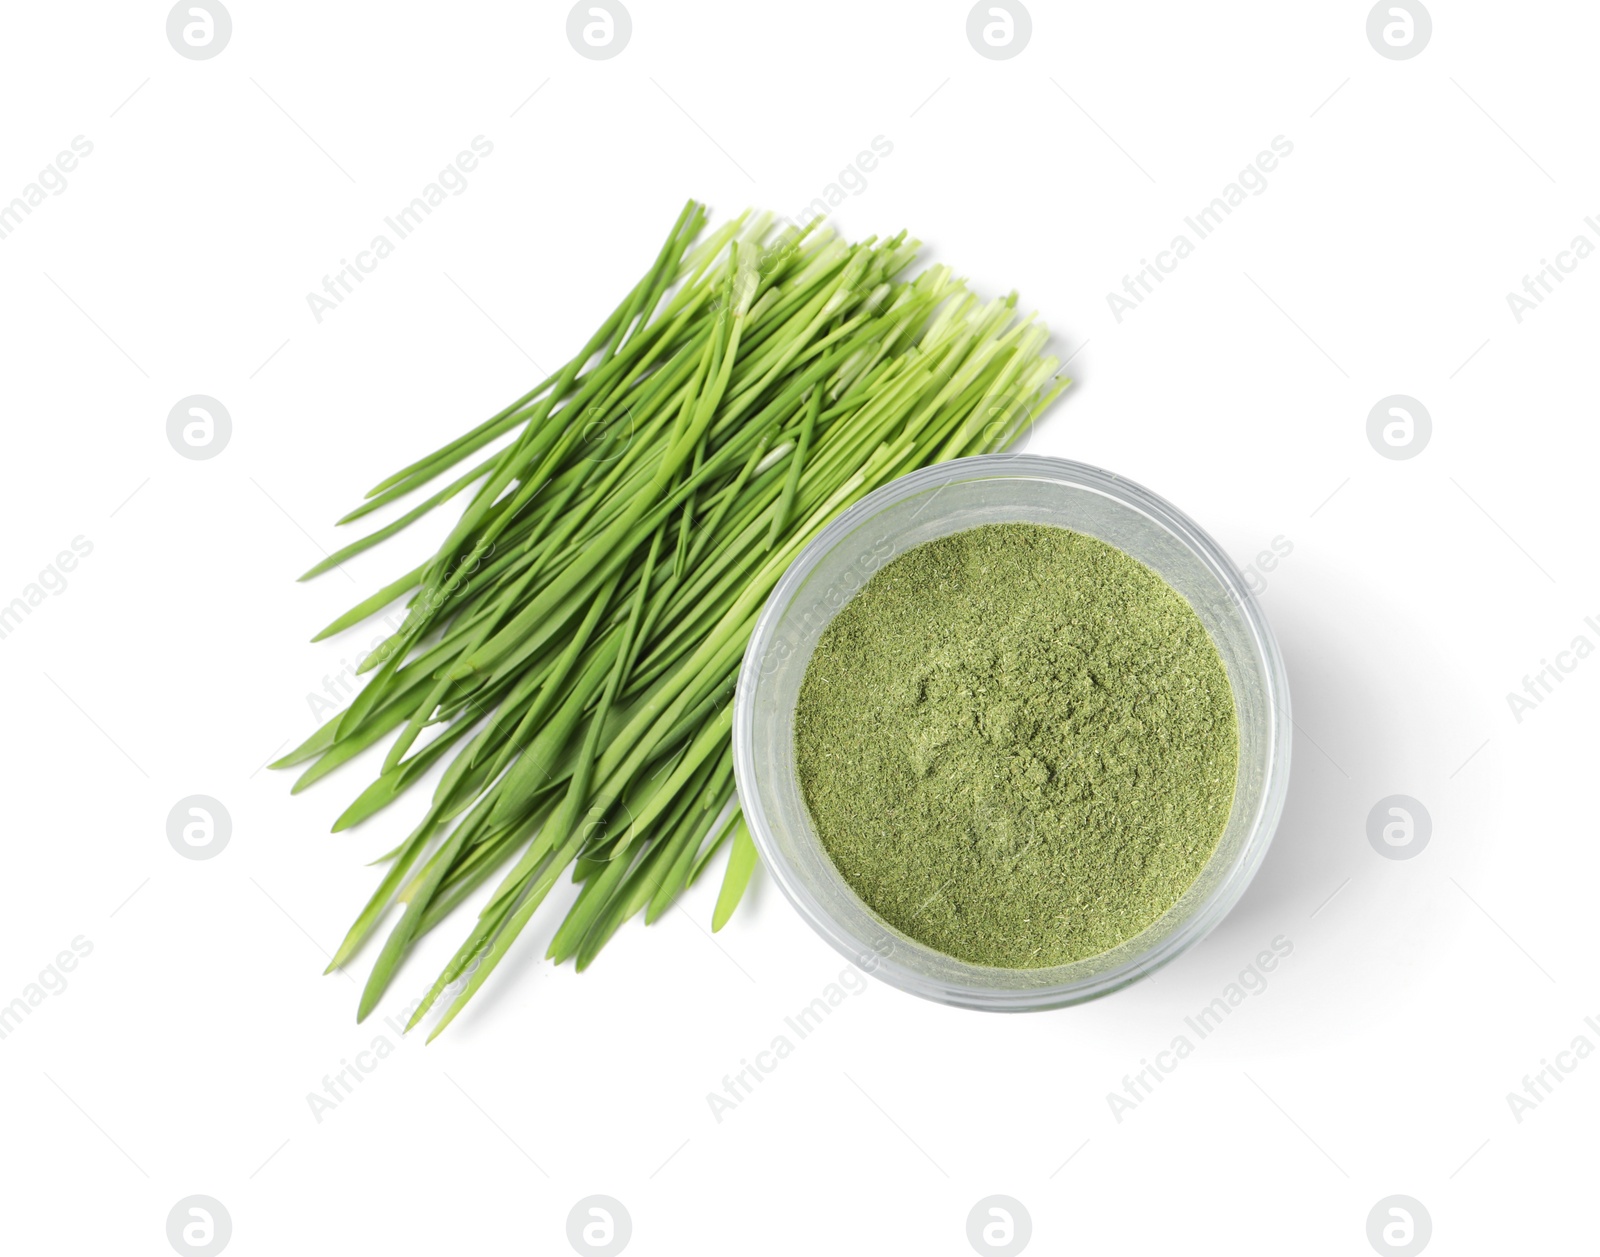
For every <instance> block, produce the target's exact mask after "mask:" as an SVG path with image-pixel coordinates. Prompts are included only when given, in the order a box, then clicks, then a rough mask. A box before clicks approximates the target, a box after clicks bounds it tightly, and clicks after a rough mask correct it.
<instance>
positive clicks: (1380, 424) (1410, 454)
mask: <svg viewBox="0 0 1600 1257" xmlns="http://www.w3.org/2000/svg"><path fill="white" fill-rule="evenodd" d="M1432 436H1433V416H1432V415H1430V414H1429V413H1428V408H1427V407H1426V406H1424V405H1423V404H1422V403H1421V402H1419V401H1418V400H1417V399H1416V398H1415V397H1407V396H1406V395H1405V394H1404V393H1395V394H1393V395H1392V396H1390V397H1385V398H1384V399H1383V400H1381V401H1379V402H1378V403H1377V404H1376V405H1374V406H1373V407H1372V409H1371V410H1369V411H1368V412H1367V443H1368V444H1369V445H1371V446H1372V448H1373V449H1375V450H1377V451H1378V453H1380V454H1382V455H1383V456H1384V457H1385V458H1393V459H1397V460H1398V459H1405V458H1415V457H1416V456H1417V455H1418V454H1420V453H1422V451H1423V450H1425V449H1427V448H1428V441H1429V439H1430V438H1431V437H1432Z"/></svg>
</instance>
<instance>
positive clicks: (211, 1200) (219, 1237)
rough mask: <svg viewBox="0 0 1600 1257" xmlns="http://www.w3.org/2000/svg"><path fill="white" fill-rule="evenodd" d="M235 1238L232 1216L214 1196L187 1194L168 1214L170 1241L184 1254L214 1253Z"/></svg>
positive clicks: (201, 1256) (205, 1255)
mask: <svg viewBox="0 0 1600 1257" xmlns="http://www.w3.org/2000/svg"><path fill="white" fill-rule="evenodd" d="M232 1238H233V1219H232V1218H231V1217H229V1216H228V1211H227V1210H226V1209H225V1208H223V1205H222V1202H221V1201H220V1200H218V1199H217V1198H216V1197H214V1196H185V1197H184V1198H183V1199H182V1200H180V1201H179V1202H178V1203H177V1204H175V1205H173V1206H172V1212H171V1213H169V1214H167V1242H168V1243H170V1244H171V1245H172V1249H173V1251H174V1252H178V1253H183V1254H184V1257H214V1255H215V1254H216V1253H220V1252H221V1251H222V1250H223V1249H224V1248H226V1247H227V1246H228V1241H229V1240H230V1239H232Z"/></svg>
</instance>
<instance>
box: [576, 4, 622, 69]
mask: <svg viewBox="0 0 1600 1257" xmlns="http://www.w3.org/2000/svg"><path fill="white" fill-rule="evenodd" d="M632 38H633V19H632V18H631V17H629V16H628V10H627V9H625V8H623V7H622V5H621V3H620V2H619V0H578V3H577V4H575V5H573V6H572V11H571V12H569V13H568V14H567V42H568V43H569V44H571V45H572V47H573V48H574V49H575V50H576V52H577V54H578V55H579V56H580V57H587V58H589V60H590V61H609V60H610V59H611V58H612V57H614V56H616V55H617V54H618V53H620V52H621V51H622V50H623V49H624V48H626V47H627V46H628V40H630V39H632Z"/></svg>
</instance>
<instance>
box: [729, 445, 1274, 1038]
mask: <svg viewBox="0 0 1600 1257" xmlns="http://www.w3.org/2000/svg"><path fill="white" fill-rule="evenodd" d="M983 479H1001V480H1004V479H1026V480H1047V481H1052V482H1055V483H1062V484H1070V485H1072V486H1073V487H1075V488H1079V489H1086V490H1089V491H1091V492H1097V493H1100V494H1102V495H1104V496H1106V497H1109V498H1112V499H1113V500H1115V501H1117V502H1118V503H1120V504H1121V505H1124V506H1127V507H1131V508H1133V509H1134V510H1137V511H1139V512H1141V513H1142V514H1144V515H1146V516H1147V517H1149V518H1150V519H1152V520H1153V521H1154V522H1156V523H1157V524H1158V525H1160V526H1161V527H1162V528H1164V529H1165V530H1166V531H1167V532H1169V533H1170V534H1172V535H1173V536H1174V537H1175V538H1176V539H1177V540H1178V541H1179V542H1180V543H1181V544H1182V545H1183V546H1184V547H1185V548H1186V549H1188V550H1189V551H1190V553H1191V554H1192V555H1193V556H1194V557H1195V558H1197V559H1198V560H1200V561H1201V562H1202V563H1203V564H1204V565H1205V566H1206V567H1207V568H1208V569H1209V570H1210V571H1211V573H1212V574H1213V576H1215V577H1216V578H1217V580H1218V582H1219V584H1220V585H1221V586H1222V588H1223V589H1224V591H1225V592H1226V593H1227V595H1228V596H1229V597H1230V598H1231V600H1232V601H1233V603H1234V604H1235V606H1236V607H1237V608H1238V610H1239V612H1240V613H1241V615H1242V618H1243V620H1244V623H1245V625H1246V627H1247V628H1248V630H1249V637H1250V641H1251V643H1252V645H1253V648H1254V655H1255V658H1256V661H1257V663H1258V665H1259V666H1260V668H1261V672H1262V676H1263V679H1264V682H1265V689H1266V696H1267V700H1268V701H1267V704H1266V706H1267V711H1268V720H1269V721H1270V728H1269V730H1268V733H1267V736H1266V739H1265V744H1266V746H1267V748H1268V751H1269V761H1268V766H1267V774H1266V780H1265V784H1264V786H1263V789H1262V794H1261V800H1260V803H1259V804H1258V806H1257V809H1256V814H1255V816H1254V817H1253V819H1252V821H1251V824H1250V828H1249V831H1248V833H1247V836H1246V838H1245V840H1244V842H1243V844H1242V845H1241V848H1240V851H1239V853H1238V855H1237V856H1236V857H1235V860H1234V863H1233V865H1232V867H1231V868H1229V869H1228V870H1227V872H1226V873H1225V874H1224V875H1223V876H1222V877H1221V878H1220V879H1219V881H1218V883H1217V885H1216V886H1215V887H1214V888H1213V890H1212V892H1211V894H1210V895H1209V897H1208V898H1206V899H1205V900H1204V901H1203V902H1201V903H1200V904H1199V905H1198V906H1197V907H1196V908H1195V909H1194V910H1193V911H1192V912H1191V913H1190V915H1189V917H1188V918H1187V919H1186V920H1185V921H1183V922H1182V923H1181V924H1180V925H1178V926H1177V928H1175V929H1173V930H1171V931H1170V932H1169V933H1168V934H1167V935H1166V936H1165V937H1164V938H1163V939H1161V940H1160V941H1159V942H1158V943H1156V944H1155V945H1154V946H1152V947H1150V948H1148V949H1146V950H1145V951H1142V952H1138V953H1134V954H1132V955H1130V956H1129V957H1128V958H1127V959H1126V960H1124V961H1122V962H1120V963H1119V964H1117V965H1114V966H1112V967H1110V968H1108V969H1106V970H1104V971H1102V972H1100V973H1097V974H1093V975H1090V976H1089V977H1087V978H1080V979H1076V980H1069V981H1064V982H1061V983H1057V984H1050V985H1039V986H1033V987H1015V986H1005V987H1000V986H994V985H987V984H985V983H984V982H983V980H982V976H983V975H984V974H985V973H993V974H995V975H997V976H998V975H1002V974H1005V975H1012V974H1015V973H1016V972H1017V971H1016V970H1010V969H993V968H989V967H987V966H982V965H976V964H972V963H971V962H965V961H959V960H955V959H954V958H952V957H948V956H946V957H944V959H945V960H946V961H954V963H955V964H956V965H958V966H959V967H960V968H961V969H962V971H963V972H964V973H968V974H970V975H971V980H970V981H964V982H951V981H946V980H943V979H939V978H934V977H932V976H930V975H928V974H925V973H922V972H920V971H919V970H916V969H912V968H909V967H907V966H906V965H905V964H903V963H901V961H900V960H899V959H898V958H897V955H896V952H897V950H898V944H897V942H896V939H897V936H899V932H898V931H896V930H894V928H893V927H892V926H888V925H887V923H884V922H882V921H881V919H879V925H880V935H881V936H880V937H879V938H878V939H876V940H873V941H871V942H870V943H869V942H866V941H865V940H863V939H862V938H860V937H859V936H858V935H857V934H856V933H855V932H854V931H852V930H850V929H847V928H845V927H844V926H843V925H842V924H841V922H840V921H839V919H838V918H837V917H836V916H835V915H834V914H833V913H832V912H830V911H829V910H828V909H827V908H826V907H824V906H823V904H822V903H821V902H820V901H818V900H817V899H816V897H815V896H814V895H812V893H811V892H810V890H809V888H808V887H807V886H806V885H805V884H804V883H803V882H802V881H801V880H800V878H799V876H798V875H797V873H796V871H795V870H794V869H793V868H792V867H791V865H790V864H789V861H788V860H787V859H786V857H785V856H784V855H783V853H782V852H781V851H780V850H779V848H778V846H777V842H776V837H775V835H774V833H773V827H772V824H771V822H770V820H769V819H768V817H767V814H766V810H765V808H764V807H763V805H762V801H761V794H760V791H759V790H757V789H755V783H756V781H757V779H758V772H757V769H756V765H755V712H756V693H757V690H758V688H759V686H760V680H761V675H760V674H761V660H762V659H763V658H764V657H765V655H766V652H767V649H768V647H769V645H770V642H771V638H772V636H773V633H774V631H775V628H776V625H777V623H778V621H779V619H780V618H781V616H782V614H783V612H784V610H785V609H786V608H787V607H788V606H789V604H790V603H791V602H792V601H793V599H794V597H795V595H796V593H797V592H798V591H799V590H800V588H801V587H802V586H803V585H804V583H805V582H806V580H807V579H808V578H809V577H810V575H811V573H812V572H813V571H814V570H815V569H816V567H817V566H818V564H819V563H820V562H821V560H822V559H823V558H824V557H825V556H826V555H828V554H829V553H830V552H831V551H832V550H833V549H834V548H835V547H836V546H837V545H839V544H840V543H841V542H842V541H843V540H844V539H846V538H847V537H849V536H850V535H852V534H853V533H854V532H855V531H856V530H857V529H858V528H859V527H860V526H861V525H862V524H863V523H865V522H866V521H868V520H870V519H871V518H873V517H874V516H876V515H877V514H878V513H879V512H881V511H883V510H884V509H886V508H887V507H889V506H891V505H893V504H895V503H897V502H900V501H903V500H904V499H906V498H908V497H912V496H914V495H916V494H918V493H922V492H924V491H926V490H927V489H929V488H932V487H935V486H938V485H942V484H948V483H952V482H955V481H972V480H983ZM847 603H848V600H846V604H847ZM846 604H841V608H842V606H843V605H846ZM837 613H838V609H835V611H834V613H833V614H835V615H836V614H837ZM829 618H830V620H831V618H832V617H831V616H830V617H829ZM1292 727H1293V720H1292V718H1291V716H1290V709H1289V683H1288V673H1287V670H1286V669H1285V666H1284V662H1283V657H1282V654H1281V652H1280V651H1279V648H1278V644H1277V638H1276V637H1275V636H1274V634H1273V632H1272V627H1271V625H1270V624H1269V623H1268V621H1267V618H1266V614H1265V612H1264V611H1263V610H1262V608H1261V604H1260V602H1259V601H1258V600H1257V599H1256V597H1255V595H1254V594H1253V593H1252V592H1251V591H1250V588H1249V586H1248V584H1247V583H1246V582H1245V579H1244V576H1243V574H1242V573H1241V572H1240V571H1239V568H1238V566H1237V565H1236V564H1235V563H1234V562H1233V560H1232V558H1231V557H1229V555H1228V554H1227V552H1226V551H1225V550H1223V549H1222V547H1221V546H1219V545H1218V544H1217V543H1216V541H1215V540H1214V539H1213V538H1212V537H1211V535H1210V534H1209V533H1207V532H1206V531H1205V530H1204V529H1203V528H1201V527H1200V525H1199V524H1197V523H1195V522H1194V520H1192V519H1190V518H1189V516H1188V515H1186V514H1184V512H1182V511H1181V510H1179V509H1178V508H1177V507H1175V506H1173V505H1172V504H1171V503H1170V502H1168V501H1167V500H1166V499H1165V498H1162V497H1161V496H1159V495H1158V494H1155V493H1153V492H1151V491H1150V490H1149V489H1146V488H1145V487H1144V486H1143V485H1140V484H1138V483H1137V482H1136V481H1133V480H1130V479H1128V478H1127V477H1125V476H1121V475H1118V474H1117V473H1115V472H1111V471H1107V470H1105V469H1104V468H1100V467H1095V466H1093V465H1091V464H1088V463H1080V462H1075V461H1072V460H1070V459H1064V458H1053V457H1048V456H1045V455H1038V454H1023V453H1017V454H979V455H974V456H971V457H968V458H959V459H951V460H949V461H947V462H943V463H936V464H934V465H933V466H931V467H924V468H921V469H919V470H917V471H913V472H909V473H907V474H906V475H903V476H900V477H897V478H896V479H894V480H892V481H890V482H889V483H887V484H885V485H881V486H880V487H878V488H877V489H874V490H873V491H872V492H870V493H868V494H866V495H865V496H864V497H862V498H861V499H860V500H859V501H857V502H855V503H853V504H852V505H851V506H849V507H848V508H846V509H845V510H844V511H842V512H841V513H840V514H839V515H838V516H837V517H836V518H835V519H833V520H832V521H830V522H829V523H828V524H827V525H826V526H825V527H823V528H822V530H821V531H819V532H818V533H817V535H816V536H815V537H813V538H812V539H811V540H810V541H809V542H807V543H806V545H805V547H804V548H803V549H802V550H801V551H800V553H799V554H797V555H796V556H795V559H794V561H793V562H792V563H790V565H789V567H788V569H787V570H786V571H785V572H784V574H783V576H782V577H781V578H780V579H779V580H778V583H777V584H776V585H775V586H774V587H773V589H772V592H771V593H770V594H769V595H768V596H767V600H766V602H765V604H764V605H763V607H762V610H761V614H760V616H759V617H758V618H757V621H756V625H755V629H754V631H753V632H752V633H751V635H750V641H749V644H748V645H747V646H746V648H745V654H744V658H743V660H742V662H741V664H740V668H739V678H738V684H737V687H736V689H735V695H734V713H733V758H734V780H735V785H736V788H737V792H738V799H739V804H740V807H741V809H742V810H743V813H744V820H745V824H746V826H747V827H748V829H749V831H750V835H751V837H752V838H753V840H754V841H755V845H756V848H757V850H758V851H759V852H760V854H761V857H762V859H763V861H764V862H765V863H766V866H767V869H768V871H769V872H770V873H771V874H772V876H773V880H775V881H776V882H777V883H778V887H779V889H780V890H781V891H782V892H783V895H784V897H785V898H786V899H788V901H789V902H790V904H792V905H793V906H794V908H795V910H796V911H797V912H799V914H800V916H801V917H802V918H803V919H804V920H805V921H806V923H807V924H808V925H810V927H811V928H812V929H813V930H814V931H816V933H817V934H819V935H820V936H821V937H822V938H823V939H824V940H825V941H826V942H828V943H829V945H830V946H832V947H833V948H834V949H835V950H836V951H838V952H839V953H840V954H841V955H843V956H845V957H846V958H847V959H849V960H851V961H853V962H854V963H855V964H856V965H857V967H859V968H860V969H862V970H863V971H864V972H868V973H872V974H874V975H875V976H876V977H879V978H881V979H883V980H884V981H886V982H888V983H889V984H890V985H892V986H895V987H897V988H899V989H900V990H903V991H906V992H908V993H910V994H913V995H917V996H920V997H922V998H925V999H931V1000H934V1001H936V1002H939V1003H945V1004H951V1005H955V1006H959V1007H965V1008H972V1009H980V1010H987V1011H996V1012H1024V1011H1035V1010H1042V1009H1049V1008H1060V1007H1064V1006H1066V1005H1069V1004H1077V1003H1082V1002H1083V1001H1085V1000H1091V999H1096V998H1099V997H1100V996H1103V995H1108V994H1110V993H1111V992H1113V991H1117V990H1120V989H1122V988H1123V987H1125V986H1127V985H1129V984H1130V983H1132V982H1135V981H1137V980H1138V979H1140V978H1142V977H1145V976H1147V975H1148V974H1150V973H1153V972H1154V971H1155V970H1156V969H1159V968H1160V967H1161V966H1162V965H1165V964H1167V963H1169V962H1171V961H1172V960H1174V959H1176V958H1177V957H1178V956H1179V955H1181V954H1182V953H1183V952H1184V951H1187V950H1188V949H1189V948H1190V947H1192V946H1194V945H1195V944H1196V943H1198V942H1199V941H1200V940H1201V939H1202V938H1204V937H1205V936H1206V935H1207V934H1209V933H1210V932H1211V931H1212V930H1213V929H1215V928H1216V926H1217V925H1218V924H1219V923H1220V922H1221V921H1222V919H1223V918H1224V917H1225V916H1226V915H1227V914H1228V912H1230V911H1231V910H1232V909H1233V907H1234V906H1235V905H1236V904H1237V903H1238V901H1239V899H1240V897H1241V896H1242V895H1243V894H1244V891H1245V888H1246V887H1247V886H1249V884H1250V882H1251V880H1252V879H1253V878H1254V877H1255V874H1256V872H1257V870H1258V869H1259V868H1260V866H1261V861H1262V860H1263V859H1264V858H1265V856H1266V852H1267V848H1268V847H1269V846H1270V845H1271V843H1272V838H1273V836H1274V834H1275V832H1276V830H1277V827H1278V822H1279V820H1280V819H1281V817H1282V814H1283V805H1284V799H1285V796H1286V795H1287V792H1288V785H1289V763H1290V751H1291V737H1290V730H1291V729H1292ZM813 841H816V839H815V836H814V835H813ZM823 854H824V856H826V852H824V853H823ZM1213 858H1215V857H1214V856H1213ZM862 906H863V907H866V905H865V904H863V905H862ZM866 910H867V912H868V913H869V915H870V916H872V917H873V918H877V914H876V913H874V912H872V909H871V908H870V907H867V909H866ZM899 937H903V936H899ZM1137 937H1138V936H1137V935H1135V938H1137ZM905 941H907V942H910V943H911V944H912V946H913V947H914V948H921V949H922V950H924V951H927V952H930V953H933V954H935V955H941V956H942V955H943V953H939V952H937V951H936V949H934V948H930V947H927V946H926V944H922V943H919V942H917V941H916V940H911V939H906V940H905ZM1102 954H1103V953H1102ZM1076 963H1082V962H1081V961H1080V962H1076ZM1058 967H1061V968H1065V967H1067V966H1058ZM1041 972H1043V971H1041Z"/></svg>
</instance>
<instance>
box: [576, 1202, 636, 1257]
mask: <svg viewBox="0 0 1600 1257" xmlns="http://www.w3.org/2000/svg"><path fill="white" fill-rule="evenodd" d="M632 1238H633V1218H632V1217H631V1216H630V1215H629V1213H628V1209H627V1206H626V1205H624V1204H623V1203H622V1202H621V1201H620V1200H618V1199H617V1198H616V1197H615V1196H585V1197H584V1198H583V1199H582V1200H580V1201H579V1202H578V1203H577V1204H575V1205H573V1206H572V1212H571V1213H569V1214H567V1243H569V1244H571V1245H572V1251H573V1252H575V1253H583V1254H584V1255H585V1257H614V1255H615V1254H617V1253H620V1252H621V1251H622V1250H623V1249H624V1248H626V1247H627V1246H628V1241H629V1240H630V1239H632Z"/></svg>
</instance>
